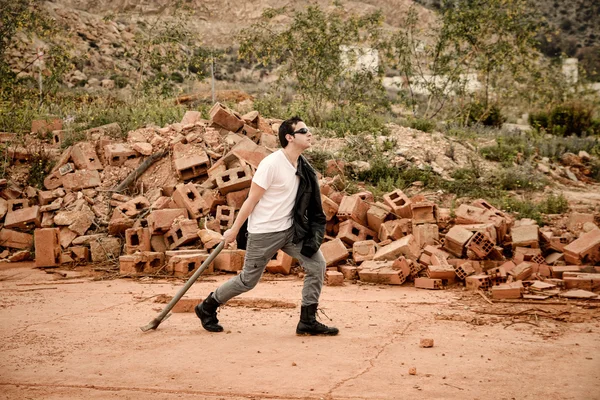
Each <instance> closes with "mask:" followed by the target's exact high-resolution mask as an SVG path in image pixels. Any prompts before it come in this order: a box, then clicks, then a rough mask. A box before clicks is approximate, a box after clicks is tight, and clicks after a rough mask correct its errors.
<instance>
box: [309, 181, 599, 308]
mask: <svg viewBox="0 0 600 400" xmlns="http://www.w3.org/2000/svg"><path fill="white" fill-rule="evenodd" d="M325 182H327V179H326V180H325ZM334 186H335V179H330V180H329V183H324V184H323V186H322V193H323V194H322V198H323V205H324V209H325V212H326V215H327V219H328V225H327V233H328V235H330V236H329V237H327V239H328V241H327V242H325V243H324V244H323V245H322V247H321V249H322V251H323V254H324V256H325V259H326V261H327V266H328V272H327V281H328V282H329V284H331V285H339V284H342V283H343V281H344V280H355V279H360V281H363V282H372V283H386V284H393V285H401V284H403V283H405V282H407V281H414V285H415V287H417V288H423V289H441V288H443V287H445V286H447V285H448V284H451V283H454V282H456V281H464V284H465V286H466V287H467V288H469V289H473V290H478V289H482V290H491V293H492V296H493V298H496V299H503V298H504V299H506V298H521V297H522V296H523V297H526V298H531V299H545V298H548V297H550V296H553V295H556V294H558V293H559V292H560V289H577V290H584V291H589V292H591V291H598V290H600V267H594V265H600V229H598V227H597V226H596V225H595V224H594V215H593V214H579V213H573V214H571V215H570V216H569V222H568V223H567V228H568V229H565V230H564V231H563V230H560V229H556V228H554V229H552V228H549V227H545V228H542V229H540V228H539V227H538V225H537V224H536V223H535V221H533V220H527V219H522V220H518V221H514V220H513V218H512V217H511V216H510V215H508V214H507V213H504V212H502V211H500V210H498V209H496V208H494V207H493V206H491V205H490V204H489V203H487V202H486V201H485V200H481V199H479V200H476V201H474V202H472V203H471V204H470V205H468V204H462V205H460V206H459V207H458V208H457V209H456V210H454V214H455V215H454V216H451V210H449V209H444V208H438V207H437V205H436V204H434V203H433V202H430V201H428V200H426V199H425V198H423V197H422V196H420V195H418V196H415V197H412V198H408V197H407V196H406V195H405V194H404V193H403V192H402V191H401V190H395V191H393V192H391V193H388V194H386V195H384V196H383V203H381V202H376V203H374V202H373V197H372V195H371V193H369V192H363V193H358V194H355V195H352V196H345V195H343V194H341V193H339V192H337V191H335V189H333V187H334ZM577 235H578V236H577ZM348 259H351V260H352V264H353V265H348V262H347V260H348ZM338 264H343V265H338ZM563 294H564V293H563ZM569 295H573V296H574V297H575V296H581V297H595V295H594V294H593V293H584V292H581V291H578V292H576V293H571V294H567V296H569Z"/></svg>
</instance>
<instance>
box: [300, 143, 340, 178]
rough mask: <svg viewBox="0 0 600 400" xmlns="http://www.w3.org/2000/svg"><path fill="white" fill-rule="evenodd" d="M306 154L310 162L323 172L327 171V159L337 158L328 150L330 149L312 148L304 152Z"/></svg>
mask: <svg viewBox="0 0 600 400" xmlns="http://www.w3.org/2000/svg"><path fill="white" fill-rule="evenodd" d="M304 156H305V157H306V159H307V160H308V161H309V162H310V164H311V165H312V166H313V167H314V168H315V169H316V170H317V171H319V172H321V173H322V174H324V173H325V169H326V166H327V165H326V161H327V160H331V159H334V158H335V156H334V155H333V154H332V153H330V152H328V151H323V150H315V149H311V150H308V151H306V152H305V153H304Z"/></svg>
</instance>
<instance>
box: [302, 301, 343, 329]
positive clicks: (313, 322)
mask: <svg viewBox="0 0 600 400" xmlns="http://www.w3.org/2000/svg"><path fill="white" fill-rule="evenodd" d="M317 306H318V304H311V305H310V306H302V307H301V308H300V322H298V326H297V327H296V335H327V336H335V335H337V334H338V332H339V330H338V329H337V328H335V327H333V326H332V327H329V326H327V325H324V324H322V323H320V322H319V321H317V318H316V314H317Z"/></svg>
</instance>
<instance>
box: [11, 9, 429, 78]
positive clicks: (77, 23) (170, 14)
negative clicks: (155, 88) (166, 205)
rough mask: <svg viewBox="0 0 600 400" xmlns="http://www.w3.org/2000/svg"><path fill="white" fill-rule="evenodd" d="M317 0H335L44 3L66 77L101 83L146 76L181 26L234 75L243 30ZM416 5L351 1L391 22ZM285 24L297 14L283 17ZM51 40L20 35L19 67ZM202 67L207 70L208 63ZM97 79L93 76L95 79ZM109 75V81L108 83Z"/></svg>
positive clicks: (187, 49) (191, 44)
mask: <svg viewBox="0 0 600 400" xmlns="http://www.w3.org/2000/svg"><path fill="white" fill-rule="evenodd" d="M309 4H319V5H320V6H321V7H323V8H328V7H333V5H332V3H331V2H330V1H323V0H321V1H317V2H314V1H307V0H301V1H297V2H295V3H294V4H293V5H290V4H289V3H287V2H284V1H281V0H250V1H245V2H243V3H242V4H239V3H238V2H233V1H224V2H223V1H216V0H207V1H199V0H194V1H188V2H186V3H185V5H184V6H182V7H175V6H173V2H169V1H162V0H154V1H145V2H131V1H124V0H119V1H82V0H59V1H53V2H45V3H44V7H45V9H46V10H47V11H48V13H49V15H50V16H51V17H53V18H54V19H55V20H56V21H57V22H58V24H59V26H60V27H61V31H60V32H59V37H60V39H59V43H61V44H63V45H64V46H65V48H67V49H68V51H69V54H70V59H69V61H70V63H72V71H71V73H70V74H68V75H67V77H66V82H67V83H68V85H69V86H86V85H88V84H89V86H90V87H94V86H97V85H102V86H108V87H112V85H113V84H116V86H117V87H124V86H126V85H127V84H129V83H131V84H134V83H135V82H136V81H137V80H138V72H139V70H140V69H143V64H144V61H145V57H146V56H147V55H145V54H144V51H146V49H148V48H149V45H148V44H149V42H151V41H152V40H153V39H155V38H156V36H157V35H159V34H162V33H168V32H169V30H179V31H182V32H185V33H186V42H185V43H179V44H178V46H180V49H181V50H183V53H186V54H189V55H190V57H191V56H192V55H197V54H202V53H206V52H211V51H217V52H224V53H225V55H224V56H223V59H222V62H221V66H220V68H221V69H222V70H219V71H217V74H218V78H221V79H231V77H232V72H236V71H239V69H240V68H241V66H240V63H239V61H238V60H237V55H236V53H235V50H232V49H231V48H232V47H235V45H236V35H237V34H238V33H239V32H240V31H241V30H242V29H244V28H247V27H249V26H250V25H251V24H253V23H255V22H256V21H258V20H259V19H260V17H261V15H262V13H263V11H264V10H266V9H268V8H278V7H282V6H286V7H288V8H295V9H303V8H305V7H306V6H307V5H309ZM411 5H413V2H412V1H410V0H402V1H400V2H398V1H393V0H370V1H364V2H357V1H350V2H345V3H344V7H345V8H346V9H347V10H348V11H349V12H352V13H356V14H364V13H369V12H373V11H375V10H378V9H380V10H382V12H383V14H384V15H385V20H386V24H387V25H388V26H391V27H396V26H398V25H399V24H400V22H401V20H402V18H403V16H404V14H405V12H406V10H408V8H409V7H410V6H411ZM418 7H419V8H420V11H419V14H420V17H421V20H422V22H423V24H424V25H427V24H430V23H431V21H433V19H434V18H435V17H434V13H433V12H432V11H430V10H427V9H426V8H424V7H420V6H418ZM277 22H278V23H280V24H286V23H288V22H289V18H287V17H284V16H282V17H280V18H278V19H277ZM40 47H41V48H44V47H47V45H46V44H45V43H44V42H43V41H40V40H39V39H36V38H30V37H26V36H24V35H22V36H20V37H19V40H18V41H17V42H16V43H14V45H13V48H12V49H10V50H9V55H10V59H11V61H10V62H11V66H12V68H13V70H15V71H21V70H23V73H24V74H29V75H31V76H32V77H35V76H37V75H35V74H36V73H37V69H36V68H35V66H34V65H33V64H32V60H35V58H36V55H37V51H38V48H40ZM200 68H204V69H207V67H206V66H204V67H203V66H200ZM90 81H91V82H90ZM103 81H104V82H103Z"/></svg>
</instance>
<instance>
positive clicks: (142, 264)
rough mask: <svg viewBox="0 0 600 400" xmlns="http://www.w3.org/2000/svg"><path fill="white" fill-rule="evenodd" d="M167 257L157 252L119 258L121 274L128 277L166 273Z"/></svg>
mask: <svg viewBox="0 0 600 400" xmlns="http://www.w3.org/2000/svg"><path fill="white" fill-rule="evenodd" d="M164 265H165V255H164V254H163V253H156V252H150V251H146V252H141V253H135V254H130V255H124V256H120V257H119V272H120V273H121V274H127V275H145V274H156V273H159V272H161V271H163V272H164V273H166V269H165V267H164Z"/></svg>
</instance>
